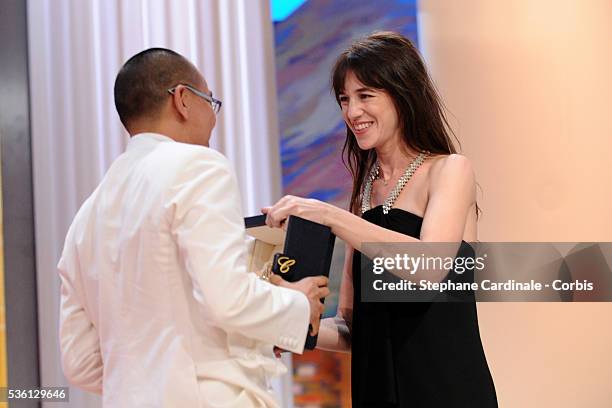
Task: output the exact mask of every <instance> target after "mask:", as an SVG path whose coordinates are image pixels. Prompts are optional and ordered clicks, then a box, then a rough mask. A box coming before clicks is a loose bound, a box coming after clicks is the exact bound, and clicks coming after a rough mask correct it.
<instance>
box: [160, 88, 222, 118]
mask: <svg viewBox="0 0 612 408" xmlns="http://www.w3.org/2000/svg"><path fill="white" fill-rule="evenodd" d="M179 85H183V86H184V87H185V88H187V89H189V90H190V91H191V92H193V93H194V94H196V95H198V96H199V97H201V98H203V99H204V100H206V101H207V102H208V103H210V106H211V107H212V109H213V111H214V112H215V113H219V111H220V110H221V105H222V104H223V102H221V101H220V100H219V99H216V98H213V97H212V92H211V94H210V95H208V94H205V93H204V92H202V91H198V90H197V89H195V88H194V87H192V86H190V85H186V84H179ZM179 85H176V86H173V87H172V88H170V89H168V93H169V94H171V95H174V91H176V88H178V86H179Z"/></svg>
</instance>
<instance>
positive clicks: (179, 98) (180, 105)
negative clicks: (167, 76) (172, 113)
mask: <svg viewBox="0 0 612 408" xmlns="http://www.w3.org/2000/svg"><path fill="white" fill-rule="evenodd" d="M185 92H187V88H185V87H184V86H182V85H179V86H177V87H176V88H175V89H174V93H173V94H172V104H173V105H174V108H175V109H176V111H177V112H178V114H179V116H181V118H183V120H187V119H189V109H187V105H186V104H185V101H184V98H185V97H186V95H185Z"/></svg>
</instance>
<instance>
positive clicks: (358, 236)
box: [262, 154, 476, 256]
mask: <svg viewBox="0 0 612 408" xmlns="http://www.w3.org/2000/svg"><path fill="white" fill-rule="evenodd" d="M428 195H429V201H428V203H427V208H426V210H425V214H424V216H423V226H422V228H421V236H420V239H416V238H412V237H409V236H407V235H404V234H402V233H399V232H395V231H391V230H389V229H386V228H383V227H380V226H378V225H375V224H372V223H370V222H368V221H366V220H364V219H363V218H361V217H358V216H356V215H354V214H352V213H350V212H349V211H346V210H343V209H342V208H338V207H336V206H333V205H331V204H327V203H324V202H321V201H319V200H314V199H306V198H301V197H294V196H285V197H283V198H282V199H280V200H279V201H278V202H277V203H276V204H275V205H274V206H273V207H267V208H264V209H263V210H262V211H263V213H264V214H267V215H268V217H267V220H266V222H267V223H268V225H270V226H273V227H280V226H281V224H282V223H283V222H284V221H285V219H287V217H288V216H289V215H297V216H298V217H302V218H306V219H308V220H311V221H314V222H318V223H320V224H324V225H327V226H329V227H331V229H332V232H333V233H334V234H336V236H338V237H340V238H341V239H342V240H343V241H345V242H346V243H348V244H349V245H350V246H351V247H353V248H355V249H356V250H358V251H362V243H364V242H379V243H386V242H420V241H423V242H460V241H461V239H462V238H463V231H464V229H465V223H466V219H467V215H468V211H469V210H470V208H473V204H474V202H475V195H476V182H475V180H474V172H473V170H472V166H471V163H470V162H469V160H468V159H467V158H466V157H465V156H462V155H458V154H452V155H450V156H447V157H444V158H443V159H440V160H437V161H436V162H435V163H434V164H432V166H431V169H430V172H429V191H428ZM366 255H367V256H369V255H373V254H367V253H366Z"/></svg>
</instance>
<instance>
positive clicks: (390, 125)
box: [339, 71, 400, 150]
mask: <svg viewBox="0 0 612 408" xmlns="http://www.w3.org/2000/svg"><path fill="white" fill-rule="evenodd" d="M339 100H340V107H341V108H342V117H343V118H344V121H345V122H346V124H347V125H348V126H349V128H350V129H351V130H352V131H353V134H354V135H355V138H356V140H357V144H358V145H359V148H360V149H362V150H369V149H374V148H377V149H380V148H382V147H383V146H385V145H388V144H389V143H399V140H400V129H399V120H398V116H397V111H396V110H395V105H394V104H393V100H392V99H391V97H390V96H389V94H388V93H387V92H385V91H383V90H380V89H374V88H370V87H368V86H366V85H364V84H362V83H361V82H360V81H359V79H357V77H356V76H355V74H354V73H353V72H351V71H349V72H348V73H347V75H346V78H345V80H344V89H343V90H342V92H341V93H340V95H339Z"/></svg>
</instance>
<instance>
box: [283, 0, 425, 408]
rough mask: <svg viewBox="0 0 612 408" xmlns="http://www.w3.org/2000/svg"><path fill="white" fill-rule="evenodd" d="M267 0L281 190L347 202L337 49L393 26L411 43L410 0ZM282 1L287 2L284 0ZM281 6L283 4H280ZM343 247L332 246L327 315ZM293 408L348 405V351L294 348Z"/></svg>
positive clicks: (333, 299) (335, 301)
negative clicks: (335, 85)
mask: <svg viewBox="0 0 612 408" xmlns="http://www.w3.org/2000/svg"><path fill="white" fill-rule="evenodd" d="M275 3H277V2H275V1H272V10H273V18H274V20H275V21H274V36H275V56H276V75H277V78H276V81H277V93H278V106H279V128H280V134H281V141H280V143H281V145H280V151H281V162H282V171H283V177H282V180H283V191H284V193H285V194H293V195H298V196H302V197H311V198H317V199H320V200H323V201H326V202H329V203H332V204H335V205H338V206H341V207H343V208H346V207H347V206H348V199H349V196H350V189H351V178H350V174H349V173H348V171H347V170H346V169H345V167H344V165H343V164H342V158H341V152H342V145H343V144H344V138H345V134H346V131H345V125H344V122H343V121H342V117H341V115H340V110H339V107H338V105H337V104H336V101H335V99H334V97H333V94H332V92H331V80H330V74H331V69H332V66H333V63H334V61H335V59H336V58H337V56H338V55H339V54H340V53H341V52H342V51H343V50H344V49H345V48H346V47H347V46H348V45H349V44H350V43H351V41H353V40H354V39H356V38H358V37H361V36H364V35H367V34H369V33H371V32H373V31H378V30H392V31H397V32H400V33H402V34H403V35H405V36H406V37H408V38H410V39H412V40H413V41H414V42H415V43H417V44H418V35H417V18H416V13H417V2H416V0H379V1H375V2H374V1H370V0H350V1H349V0H334V1H330V0H307V1H304V0H295V1H293V0H292V1H289V2H286V1H284V0H279V1H278V3H279V4H277V6H280V5H282V6H283V7H275ZM289 6H290V7H289ZM284 7H288V8H284ZM343 255H344V250H343V248H342V244H341V243H340V244H339V245H338V246H337V247H336V249H335V251H334V260H333V262H332V267H331V272H330V289H331V290H332V295H330V296H329V297H328V298H327V299H326V303H325V304H326V312H325V315H326V316H331V315H335V313H336V308H337V305H338V291H339V288H340V276H341V271H342V264H343V259H342V258H343ZM293 367H294V378H293V379H294V387H295V389H294V395H295V406H296V407H306V406H307V407H321V408H323V407H325V408H332V407H350V406H351V404H350V355H348V354H340V353H326V352H321V351H313V352H306V353H304V354H303V355H301V356H299V355H295V356H294V358H293Z"/></svg>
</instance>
